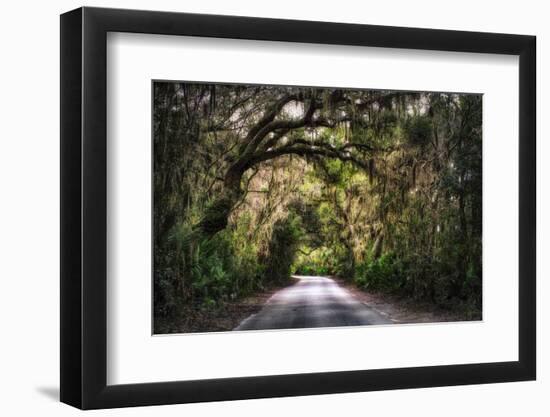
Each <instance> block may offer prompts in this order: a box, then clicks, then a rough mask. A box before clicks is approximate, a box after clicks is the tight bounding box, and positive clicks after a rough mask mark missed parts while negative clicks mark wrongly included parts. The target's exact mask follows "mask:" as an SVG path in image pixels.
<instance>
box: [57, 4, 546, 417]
mask: <svg viewBox="0 0 550 417" xmlns="http://www.w3.org/2000/svg"><path fill="white" fill-rule="evenodd" d="M108 32H132V33H147V34H163V35H185V36H199V37H215V38H235V39H254V40H266V41H286V42H304V43H318V44H333V45H355V46H371V47H381V48H404V49H420V50H440V51H455V52H475V53H490V54H506V55H516V56H519V103H518V112H519V132H518V133H519V155H518V157H519V242H518V243H519V293H518V298H519V329H518V330H519V360H518V361H514V362H497V363H477V364H467V365H445V366H427V367H412V368H399V369H376V370H357V371H343V372H326V373H308V374H292V375H274V376H255V377H239V378H224V379H210V380H198V381H177V382H162V383H141V384H129V385H112V386H109V385H107V383H106V375H107V343H106V330H107V308H106V307H107V304H106V300H107V285H106V282H107V272H106V271H107V268H106V266H107V259H106V258H107V252H106V245H107V143H106V131H107V129H106V128H107V111H106V94H107V87H106V85H107V82H106V81H107V79H106V78H107V73H106V59H107V58H106V55H107V54H106V44H107V42H106V39H107V33H108ZM535 45H536V38H535V37H534V36H523V35H509V34H494V33H477V32H460V31H448V30H431V29H414V28H403V27H387V26H371V25H357V24H341V23H321V22H311V21H293V20H277V19H264V18H261V19H260V18H251V17H233V16H216V15H198V14H184V13H169V12H151V11H136V10H119V9H102V8H88V7H84V8H79V9H77V10H73V11H71V12H68V13H65V14H63V15H61V53H60V56H61V310H60V314H61V401H62V402H64V403H67V404H70V405H72V406H75V407H78V408H82V409H95V408H111V407H124V406H143V405H156V404H174V403H190V402H201V401H217V400H237V399H249V398H263V397H281V396H298V395H312V394H327V393H343V392H357V391H375V390H387V389H402V388H420V387H434V386H449V385H463V384H481V383H496V382H506V381H525V380H534V379H535V377H536V296H535V293H536V282H535V280H536V276H535V265H536V262H535V256H536V255H535V248H536V188H535V186H536V174H535V173H536V163H535V162H536V158H535V154H536V145H535V135H536V131H535V123H536V120H535V117H536V116H535V114H536V111H535V110H536V92H535V87H536V81H535V80H536V77H535V75H536V69H535V67H536V65H535V64H536V55H535V54H536V52H535V50H536V47H535Z"/></svg>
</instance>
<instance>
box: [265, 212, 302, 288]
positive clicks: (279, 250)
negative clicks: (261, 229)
mask: <svg viewBox="0 0 550 417" xmlns="http://www.w3.org/2000/svg"><path fill="white" fill-rule="evenodd" d="M301 234H302V230H301V218H300V217H299V216H297V215H296V214H294V213H293V212H290V213H289V215H288V217H287V218H285V219H280V220H278V221H277V222H275V224H274V225H273V232H272V234H271V241H270V242H269V257H268V259H266V265H267V267H266V270H265V273H266V275H267V276H268V277H269V279H270V280H271V281H273V282H276V283H283V282H286V281H288V280H289V278H290V273H291V268H292V264H293V262H294V257H295V256H296V247H297V244H298V242H299V240H300V237H301Z"/></svg>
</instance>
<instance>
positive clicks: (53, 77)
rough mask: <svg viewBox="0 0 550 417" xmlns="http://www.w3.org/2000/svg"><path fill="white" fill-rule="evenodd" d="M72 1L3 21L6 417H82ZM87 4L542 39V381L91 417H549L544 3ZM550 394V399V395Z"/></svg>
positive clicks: (7, 12) (23, 8) (549, 199)
mask: <svg viewBox="0 0 550 417" xmlns="http://www.w3.org/2000/svg"><path fill="white" fill-rule="evenodd" d="M81 5H82V3H79V2H77V1H70V0H62V1H61V0H60V1H56V2H50V3H48V2H39V1H27V2H22V1H21V2H15V1H12V2H7V3H6V4H4V5H3V8H2V15H1V20H0V22H1V23H0V31H1V36H0V42H1V49H0V52H1V57H2V58H1V63H0V73H1V77H0V83H1V84H0V85H1V88H0V138H1V139H0V140H1V148H0V149H1V152H0V190H2V197H3V198H2V202H1V203H0V253H1V254H2V255H1V256H0V329H1V332H2V337H1V341H0V393H1V398H2V400H1V401H0V412H1V413H2V414H3V415H8V416H12V415H33V414H32V413H40V414H41V415H56V416H57V415H59V416H68V415H76V414H77V413H78V412H77V411H76V410H75V409H72V408H71V407H68V406H66V405H63V404H60V403H58V402H57V401H58V400H57V396H58V392H59V388H58V387H59V385H58V379H59V371H58V369H59V360H58V356H59V353H58V349H59V343H58V340H59V324H58V312H59V220H58V218H59V17H58V15H59V14H60V13H62V12H64V11H67V10H70V9H73V8H76V7H79V6H81ZM86 5H89V6H103V7H123V8H139V9H157V10H169V11H181V12H196V13H216V14H233V15H249V16H263V17H279V18H291V19H309V20H326V21H341V22H353V23H370V24H381V25H395V26H416V27H430V28H441V29H462V30H476V31H493V32H509V33H522V34H534V35H537V37H538V88H537V94H538V138H539V148H538V173H539V179H538V184H539V185H538V193H539V197H538V211H539V214H538V218H539V222H538V229H539V239H538V245H539V248H538V257H539V265H538V277H539V285H538V291H539V295H538V300H539V303H538V313H539V321H538V332H539V333H538V334H539V338H538V349H539V366H538V374H539V377H538V381H537V382H527V383H508V384H496V385H483V386H467V387H451V388H432V389H421V390H401V391H388V392H377V393H359V394H345V395H325V396H314V397H300V398H285V399H269V400H254V401H237V402H231V403H210V404H193V405H179V406H164V407H145V408H138V409H120V410H108V411H99V412H95V413H94V415H102V416H103V415H128V416H130V415H131V416H149V415H155V416H169V415H181V414H182V413H187V414H188V415H193V416H217V415H224V416H240V417H241V416H257V415H262V416H272V415H273V416H275V415H281V414H282V415H285V414H286V415H298V414H300V413H307V414H315V415H318V416H332V415H335V414H339V415H343V414H346V415H356V414H361V415H365V414H372V415H377V414H383V415H390V416H391V415H398V414H406V415H408V416H415V415H421V416H423V417H429V416H440V415H446V416H465V415H472V416H473V415H484V414H486V415H499V416H515V415H520V414H523V415H528V416H545V415H548V413H549V412H550V403H549V401H548V399H547V395H548V394H547V393H548V392H549V390H550V382H549V378H550V362H549V360H548V356H547V355H548V352H549V351H550V349H549V344H550V326H548V325H547V323H546V321H547V319H548V318H549V317H550V308H549V305H550V303H546V304H545V303H544V302H543V300H545V299H548V297H550V284H549V283H548V280H546V278H547V276H548V274H549V273H550V265H549V263H548V262H547V260H546V259H544V258H545V255H546V254H547V252H548V250H550V221H549V220H548V218H547V217H546V216H544V214H543V213H544V211H546V210H549V209H550V191H549V188H548V187H545V185H546V184H547V183H548V181H550V165H549V164H546V165H545V166H543V161H544V160H548V158H550V146H549V145H548V144H547V143H543V140H542V138H543V137H545V136H547V135H548V134H549V129H550V124H549V122H548V121H547V120H543V118H544V115H545V114H546V111H547V108H548V102H549V99H548V97H549V96H550V87H549V86H550V83H548V82H547V80H546V79H544V77H543V76H542V75H543V73H544V72H545V71H546V73H547V74H548V73H550V72H549V71H548V63H549V59H550V47H549V46H548V43H549V42H550V26H548V23H547V16H548V11H547V10H544V9H545V7H544V6H545V4H544V2H541V1H536V0H523V1H521V2H519V1H513V2H512V1H500V2H494V4H490V2H487V3H482V2H480V1H478V0H477V1H471V0H462V1H460V2H452V3H451V2H447V3H446V2H442V1H428V0H417V1H414V2H411V1H407V0H393V1H391V2H390V1H388V2H383V1H376V2H374V1H371V2H367V1H364V2H358V1H353V0H340V1H338V2H334V1H332V2H327V1H324V2H321V1H319V0H316V1H310V2H306V1H302V2H297V1H295V0H277V1H272V2H260V1H257V0H256V1H254V0H232V1H225V2H224V1H223V0H201V1H200V2H198V1H197V2H182V1H176V0H157V1H146V0H124V1H118V2H115V1H93V0H88V1H87V2H86ZM545 394H546V395H545Z"/></svg>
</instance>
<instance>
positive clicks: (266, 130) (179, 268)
mask: <svg viewBox="0 0 550 417" xmlns="http://www.w3.org/2000/svg"><path fill="white" fill-rule="evenodd" d="M535 63H536V59H535V37H532V36H524V35H509V34H492V33H474V32H459V31H447V30H431V29H415V28H400V27H386V26H371V25H355V24H340V23H326V22H311V21H292V20H275V19H263V18H251V17H233V16H214V15H196V14H183V13H168V12H150V11H135V10H116V9H101V8H88V7H84V8H80V9H77V10H74V11H71V12H68V13H65V14H63V15H62V16H61V401H63V402H65V403H67V404H70V405H73V406H75V407H79V408H82V409H93V408H111V407H125V406H140V405H155V404H174V403H188V402H200V401H218V400H236V399H247V398H263V397H277V396H297V395H313V394H326V393H343V392H355V391H370V390H387V389H401V388H419V387H434V386H445V385H463V384H481V383H496V382H506V381H523V380H533V379H535V376H536V350H535V346H536V317H535V316H536V315H535V301H536V297H535V291H536V283H535V246H536V233H535V232H536V223H535V219H536V208H535V207H536V204H535V202H536V193H535V159H536V158H535V105H536V94H535V78H536V77H535V67H536V65H535Z"/></svg>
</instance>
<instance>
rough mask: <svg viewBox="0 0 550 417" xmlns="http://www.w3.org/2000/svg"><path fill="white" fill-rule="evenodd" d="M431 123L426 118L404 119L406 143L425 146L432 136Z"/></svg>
mask: <svg viewBox="0 0 550 417" xmlns="http://www.w3.org/2000/svg"><path fill="white" fill-rule="evenodd" d="M432 129H433V128H432V121H431V120H430V118H429V117H427V116H414V117H411V118H408V119H406V122H405V124H404V131H405V135H406V138H407V140H408V142H409V143H410V144H412V145H416V146H421V147H423V146H426V145H427V144H428V143H429V142H430V139H431V135H432Z"/></svg>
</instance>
